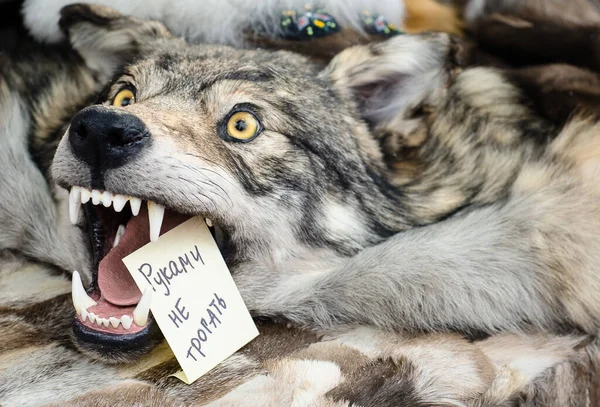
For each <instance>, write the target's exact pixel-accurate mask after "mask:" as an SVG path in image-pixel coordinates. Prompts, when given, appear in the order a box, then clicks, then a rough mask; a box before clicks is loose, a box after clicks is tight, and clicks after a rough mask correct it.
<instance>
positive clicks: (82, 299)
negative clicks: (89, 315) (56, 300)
mask: <svg viewBox="0 0 600 407" xmlns="http://www.w3.org/2000/svg"><path fill="white" fill-rule="evenodd" d="M71 297H72V298H73V306H75V312H77V313H78V314H79V313H80V312H81V308H85V309H88V308H89V307H91V306H92V305H96V301H94V300H92V299H91V298H90V296H89V295H87V293H86V292H85V288H83V283H82V282H81V277H80V276H79V273H78V272H77V271H73V282H72V283H71Z"/></svg>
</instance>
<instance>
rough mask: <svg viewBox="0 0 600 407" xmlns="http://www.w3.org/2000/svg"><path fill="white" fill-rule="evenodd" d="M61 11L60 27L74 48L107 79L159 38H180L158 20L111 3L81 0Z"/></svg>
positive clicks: (170, 39)
mask: <svg viewBox="0 0 600 407" xmlns="http://www.w3.org/2000/svg"><path fill="white" fill-rule="evenodd" d="M60 14H61V18H60V22H59V25H60V28H61V30H62V31H63V32H64V33H65V35H66V36H67V38H68V39H69V42H70V43H71V45H72V46H73V48H74V49H76V50H77V51H78V52H79V54H80V55H81V56H82V57H83V59H84V60H85V62H86V64H87V65H88V67H90V68H91V69H93V70H94V71H96V72H97V73H98V74H99V75H100V77H101V78H104V79H106V80H108V79H109V78H110V77H111V76H112V75H113V73H114V72H115V70H116V69H118V68H119V67H120V66H123V65H124V64H126V63H128V62H131V60H132V59H133V58H135V57H136V56H137V55H139V54H140V53H141V52H143V51H144V50H150V49H152V48H153V47H155V46H156V45H157V44H158V43H159V42H164V41H173V42H175V41H181V40H177V39H176V38H174V37H173V35H172V34H171V33H170V32H169V31H168V30H167V29H166V27H165V26H164V25H162V24H161V23H159V22H157V21H146V20H138V19H135V18H132V17H128V16H124V15H122V14H120V13H119V12H117V11H116V10H113V9H111V8H109V7H104V6H97V5H92V4H82V3H78V4H72V5H69V6H66V7H63V8H62V9H61V12H60Z"/></svg>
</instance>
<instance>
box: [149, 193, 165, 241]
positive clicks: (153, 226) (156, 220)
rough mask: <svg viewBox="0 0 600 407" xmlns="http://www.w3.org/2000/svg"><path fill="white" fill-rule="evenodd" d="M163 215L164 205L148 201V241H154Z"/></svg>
mask: <svg viewBox="0 0 600 407" xmlns="http://www.w3.org/2000/svg"><path fill="white" fill-rule="evenodd" d="M164 216H165V207H164V206H162V205H159V204H157V203H154V202H152V201H148V222H149V223H150V241H151V242H156V241H157V240H158V236H160V228H161V226H162V222H163V218H164Z"/></svg>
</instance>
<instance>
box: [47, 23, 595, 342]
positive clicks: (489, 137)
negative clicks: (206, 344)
mask: <svg viewBox="0 0 600 407" xmlns="http://www.w3.org/2000/svg"><path fill="white" fill-rule="evenodd" d="M454 45H455V44H454V42H453V41H451V40H450V39H449V38H448V37H447V36H445V35H441V34H427V35H420V36H403V37H398V38H395V39H392V40H389V41H387V42H386V43H382V44H377V45H372V46H368V47H355V48H351V49H349V50H347V51H345V52H344V53H342V54H341V55H339V56H338V57H337V58H336V59H335V60H334V61H332V63H331V64H330V66H329V67H328V68H327V69H326V70H325V71H323V72H321V73H318V71H317V69H316V67H314V66H312V65H311V64H310V63H309V62H308V61H307V60H305V59H304V58H301V57H298V56H294V55H292V54H288V53H285V52H277V53H270V52H265V51H241V50H233V49H230V48H226V47H212V46H201V47H192V46H184V45H182V44H181V43H177V44H174V45H168V46H166V47H165V48H160V47H158V48H157V49H156V50H155V51H154V52H153V53H151V54H148V55H146V56H145V57H144V58H143V59H142V60H140V61H137V62H136V63H135V64H133V65H131V66H129V67H128V68H127V74H126V75H125V76H123V77H122V78H121V81H128V82H129V84H130V85H129V86H133V87H135V88H136V89H137V90H138V94H137V102H136V103H135V104H133V105H131V106H128V107H126V108H120V107H118V108H115V107H94V108H93V109H96V110H97V111H100V110H101V109H106V108H110V109H117V110H118V111H122V112H127V113H129V114H134V115H136V116H137V117H138V118H140V119H141V120H142V121H143V122H144V123H145V124H146V126H147V127H148V129H149V131H150V132H151V134H152V138H153V143H152V146H151V147H150V148H149V149H148V150H146V151H144V153H143V154H141V155H140V156H138V157H136V158H134V159H131V160H130V162H128V163H127V164H125V165H123V166H121V167H118V168H115V169H110V170H108V171H106V172H105V173H104V174H103V179H102V180H97V181H94V180H92V181H91V183H92V186H93V185H94V182H99V183H101V184H102V185H103V187H104V188H105V189H106V190H109V191H111V192H113V193H118V194H125V195H134V196H139V197H142V198H144V199H148V200H152V201H155V202H158V203H161V204H163V205H165V206H167V207H168V208H170V209H171V210H176V211H179V212H182V213H187V214H202V215H205V216H208V217H210V218H212V219H214V220H215V221H216V222H217V223H218V225H219V226H220V227H221V229H222V230H224V232H225V240H224V241H221V242H220V243H221V245H222V246H224V247H225V248H226V249H229V251H228V252H227V257H226V259H227V261H228V262H229V264H230V265H231V269H232V273H233V275H234V278H235V280H236V282H237V284H238V287H239V289H240V291H241V292H242V294H243V296H244V298H245V301H246V303H247V304H248V306H249V308H250V309H251V310H252V311H253V312H254V313H255V314H257V315H277V316H283V317H286V318H289V319H291V320H293V321H295V322H297V323H300V324H304V325H308V326H319V327H327V326H330V325H332V324H337V323H356V322H360V323H373V324H376V325H378V326H382V327H386V328H395V329H411V330H445V329H448V330H459V331H463V332H486V333H492V332H497V331H503V330H514V329H524V328H527V327H531V326H533V327H536V328H540V329H545V330H552V331H561V330H563V329H569V328H573V327H575V328H580V329H583V330H585V331H587V332H590V333H593V332H595V331H596V330H597V328H598V325H599V324H598V322H599V321H598V317H597V316H598V315H599V314H600V301H598V300H596V299H595V295H594V294H593V293H595V292H597V290H598V289H600V278H598V276H597V274H596V270H597V268H598V265H599V259H598V256H597V254H596V253H598V252H600V250H599V249H600V241H599V240H598V239H597V238H596V237H595V234H594V230H598V227H600V225H599V224H598V223H599V221H598V220H599V219H600V216H598V215H599V214H598V211H597V209H596V205H595V204H594V202H596V201H597V200H598V198H599V194H600V193H599V192H598V191H597V188H596V187H595V183H596V182H595V181H596V179H595V174H596V173H595V172H594V171H593V170H589V169H588V170H586V171H585V174H586V175H582V174H583V169H582V168H588V167H589V166H592V167H593V168H595V167H594V165H596V164H595V162H596V161H595V155H594V154H595V153H596V145H597V143H598V141H597V140H596V139H594V138H593V137H592V135H591V134H592V133H593V132H594V130H593V129H594V128H595V127H594V126H595V124H594V123H586V122H584V121H580V122H579V124H577V123H575V124H573V125H571V126H568V127H567V128H565V129H564V130H562V133H561V132H560V131H558V130H556V129H555V128H554V127H553V125H551V124H549V123H546V122H545V121H544V120H543V119H541V118H538V117H537V116H536V115H535V114H534V113H533V112H532V111H531V110H530V109H529V108H528V107H527V105H525V104H523V103H522V96H521V94H520V92H519V91H518V89H517V88H515V87H514V86H512V85H511V84H510V83H509V82H508V81H507V80H506V79H505V78H503V77H502V75H500V74H498V73H497V72H496V71H494V70H490V69H482V68H475V69H467V70H465V71H462V70H461V68H460V67H459V66H457V65H456V63H455V60H454V59H453V58H454V57H455V55H454V52H455V47H454ZM184 78H185V80H184ZM191 78H193V79H192V80H190V79H191ZM120 86H122V85H121V84H120V83H119V82H117V85H115V86H113V87H112V88H111V89H110V91H109V93H108V101H107V102H106V103H105V105H106V106H110V100H111V98H112V97H113V96H114V95H115V94H116V92H118V90H119V87H120ZM241 102H245V103H252V104H254V105H256V106H258V108H260V112H261V116H262V118H261V120H263V124H264V126H265V128H266V130H265V133H264V134H263V135H261V136H260V137H258V138H257V139H256V140H254V141H253V142H251V143H247V144H236V143H231V142H229V143H228V142H223V141H221V140H220V139H219V138H218V137H217V135H216V128H217V126H218V122H219V120H220V118H221V117H222V115H223V114H225V112H227V111H228V110H229V109H231V107H232V106H233V105H234V104H235V103H241ZM384 105H385V106H394V107H395V110H391V109H384V110H381V107H382V106H384ZM314 106H318V109H315V108H314ZM420 106H421V110H422V112H421V110H420V109H419V107H420ZM373 109H375V110H373ZM190 112H193V114H190ZM289 112H294V115H291V114H289ZM363 118H364V119H366V120H368V121H369V123H370V127H367V126H366V124H365V123H364V121H363V120H362V119H363ZM370 132H372V133H370ZM317 135H318V136H317ZM382 137H387V138H390V137H391V138H392V139H393V140H395V141H394V143H395V144H396V145H399V146H400V147H401V148H400V150H399V152H398V153H397V154H396V155H394V156H393V157H391V158H389V159H390V160H392V161H391V162H388V163H386V162H385V161H384V160H385V157H383V155H382V154H381V152H380V150H379V146H378V144H377V141H378V140H380V139H381V138H382ZM553 139H554V141H552V140H553ZM173 140H177V143H173ZM561 146H562V147H561ZM404 147H408V148H411V149H412V153H411V154H410V155H405V154H403V150H402V148H404ZM561 149H564V151H563V150H561ZM580 149H581V150H586V151H591V153H590V154H591V155H590V156H589V157H588V156H585V157H584V156H583V155H582V154H581V152H580ZM586 157H587V158H586ZM413 161H414V162H413ZM239 162H243V164H244V165H243V166H241V167H240V166H239ZM390 165H398V166H400V167H401V168H406V167H407V166H409V167H410V166H412V167H414V168H415V170H414V172H413V173H403V172H402V171H398V172H397V173H393V174H392V173H389V172H387V168H389V166H390ZM53 172H54V175H55V177H56V179H57V181H58V182H59V184H61V185H63V186H65V187H69V186H70V185H81V186H86V187H90V184H89V181H88V178H87V177H88V176H89V175H88V174H89V170H88V169H87V164H84V163H83V162H82V161H80V160H79V159H78V158H77V157H75V156H74V155H73V154H72V153H71V152H70V149H69V142H68V138H67V137H65V138H64V139H63V140H62V142H61V143H60V145H59V148H58V151H57V155H56V159H55V162H54V171H53ZM590 174H591V175H590ZM217 187H218V188H217ZM482 206H483V207H482ZM446 217H450V219H449V220H448V221H445V222H440V223H433V224H431V225H430V226H426V227H422V228H419V229H415V230H410V229H411V228H414V227H416V226H422V225H427V224H430V223H432V222H435V221H439V220H441V219H444V218H446ZM265 230H276V231H277V234H276V235H274V234H270V233H265ZM407 230H408V231H407ZM398 232H402V233H398ZM394 233H396V234H395V235H394V236H393V237H390V235H392V234H394ZM573 253H576V254H573Z"/></svg>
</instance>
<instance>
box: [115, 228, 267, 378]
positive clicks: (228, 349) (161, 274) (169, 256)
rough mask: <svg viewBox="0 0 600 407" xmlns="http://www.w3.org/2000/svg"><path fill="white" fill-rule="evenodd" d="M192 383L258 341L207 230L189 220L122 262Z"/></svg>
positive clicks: (181, 376) (185, 375)
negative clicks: (147, 294) (147, 297)
mask: <svg viewBox="0 0 600 407" xmlns="http://www.w3.org/2000/svg"><path fill="white" fill-rule="evenodd" d="M123 262H124V263H125V265H126V266H127V269H128V270H129V272H130V273H131V275H132V276H133V279H134V280H135V283H136V284H137V286H138V287H139V289H140V290H141V291H142V292H144V290H145V289H146V287H148V286H150V288H151V289H152V302H151V305H150V310H151V311H152V316H153V317H154V319H155V320H156V322H157V323H158V326H159V327H160V329H161V331H162V333H163V335H164V336H165V338H166V340H167V342H168V343H169V346H170V347H171V349H172V350H173V353H174V354H175V357H176V358H177V361H178V362H179V364H180V366H181V368H182V369H183V373H184V374H183V375H182V374H176V377H179V378H180V379H181V380H183V381H185V382H186V383H188V384H189V383H191V382H193V381H195V380H196V379H198V378H199V377H200V376H202V375H203V374H205V373H206V372H208V371H209V370H211V369H212V368H214V367H215V366H217V365H218V364H219V363H221V362H222V361H223V360H225V359H226V358H228V357H229V356H231V355H232V354H233V353H234V352H235V351H237V350H238V349H240V348H241V347H242V346H244V345H245V344H247V343H248V342H250V341H251V340H252V339H254V338H255V337H256V336H258V330H257V329H256V326H255V325H254V322H253V320H252V318H251V317H250V313H249V312H248V309H247V308H246V305H245V304H244V301H243V300H242V297H241V295H240V293H239V291H238V290H237V288H236V286H235V283H234V282H233V278H232V277H231V274H230V273H229V269H228V268H227V265H226V264H225V261H224V260H223V258H222V257H221V252H220V251H219V249H218V247H217V245H216V243H215V241H214V239H213V237H212V235H211V234H210V231H209V230H208V227H207V226H206V224H205V223H204V220H203V219H202V218H200V217H195V218H192V219H189V220H188V221H186V222H184V223H182V224H181V225H179V226H177V227H176V228H174V229H172V230H170V231H169V232H167V233H165V234H164V235H162V236H160V238H159V239H158V241H156V242H154V243H148V244H147V245H145V246H143V247H142V248H140V249H138V250H136V251H135V252H133V253H131V254H130V255H129V256H127V257H125V258H124V259H123Z"/></svg>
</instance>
